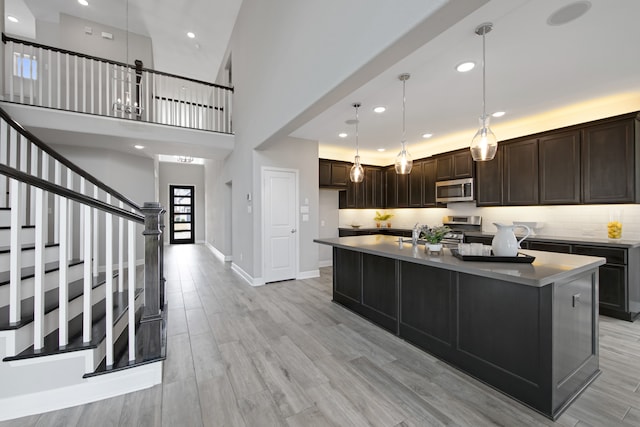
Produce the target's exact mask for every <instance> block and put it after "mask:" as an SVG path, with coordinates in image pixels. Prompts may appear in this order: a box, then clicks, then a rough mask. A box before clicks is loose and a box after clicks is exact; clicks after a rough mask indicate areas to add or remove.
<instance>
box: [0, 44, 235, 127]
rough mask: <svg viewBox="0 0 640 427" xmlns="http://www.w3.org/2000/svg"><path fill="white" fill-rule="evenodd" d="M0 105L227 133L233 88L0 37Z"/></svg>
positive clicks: (136, 65)
mask: <svg viewBox="0 0 640 427" xmlns="http://www.w3.org/2000/svg"><path fill="white" fill-rule="evenodd" d="M2 40H3V42H4V44H5V81H4V95H5V97H4V99H5V101H9V102H15V103H20V104H27V105H35V106H39V107H46V108H55V109H60V110H66V111H74V112H79V113H87V114H97V115H100V116H108V117H117V118H123V119H131V120H139V121H144V122H149V123H158V124H164V125H170V126H180V127H187V128H192V129H202V130H208V131H214V132H222V133H233V129H232V126H231V123H232V122H231V111H232V95H233V88H230V87H226V86H221V85H217V84H213V83H207V82H203V81H199V80H194V79H189V78H185V77H180V76H176V75H172V74H168V73H163V72H159V71H155V70H151V69H149V68H145V67H144V66H143V64H142V63H141V62H139V61H136V64H135V65H129V64H124V63H121V62H115V61H111V60H108V59H104V58H97V57H94V56H90V55H84V54H82V53H77V52H71V51H67V50H64V49H58V48H55V47H51V46H45V45H42V44H37V43H32V42H28V41H24V40H18V39H15V38H11V37H8V36H6V35H5V34H3V35H2Z"/></svg>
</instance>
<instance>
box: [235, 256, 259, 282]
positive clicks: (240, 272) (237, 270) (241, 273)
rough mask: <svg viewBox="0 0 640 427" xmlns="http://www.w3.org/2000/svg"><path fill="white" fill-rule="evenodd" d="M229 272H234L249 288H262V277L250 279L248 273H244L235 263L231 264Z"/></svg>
mask: <svg viewBox="0 0 640 427" xmlns="http://www.w3.org/2000/svg"><path fill="white" fill-rule="evenodd" d="M231 270H233V271H235V272H236V273H237V274H238V275H239V276H240V277H242V278H243V279H244V280H245V281H246V282H247V283H248V284H250V285H251V286H262V285H264V279H262V277H251V275H250V274H249V273H247V272H246V271H244V270H243V269H242V268H241V267H240V266H239V265H238V264H236V263H235V262H232V263H231Z"/></svg>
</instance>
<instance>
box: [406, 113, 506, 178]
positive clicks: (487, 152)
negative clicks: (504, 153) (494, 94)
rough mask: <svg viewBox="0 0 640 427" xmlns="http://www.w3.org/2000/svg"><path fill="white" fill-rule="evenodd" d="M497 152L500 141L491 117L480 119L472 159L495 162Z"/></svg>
mask: <svg viewBox="0 0 640 427" xmlns="http://www.w3.org/2000/svg"><path fill="white" fill-rule="evenodd" d="M497 150H498V140H497V139H496V136H495V135H494V134H493V132H492V131H491V128H490V127H489V117H480V129H478V132H476V134H475V135H474V136H473V139H472V140H471V157H473V160H474V161H476V162H484V161H487V160H493V158H494V157H495V155H496V151H497ZM396 168H397V166H396Z"/></svg>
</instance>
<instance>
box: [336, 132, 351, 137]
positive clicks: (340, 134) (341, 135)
mask: <svg viewBox="0 0 640 427" xmlns="http://www.w3.org/2000/svg"><path fill="white" fill-rule="evenodd" d="M338 136H339V137H340V138H346V137H347V136H349V135H348V134H346V133H344V132H341V133H339V134H338Z"/></svg>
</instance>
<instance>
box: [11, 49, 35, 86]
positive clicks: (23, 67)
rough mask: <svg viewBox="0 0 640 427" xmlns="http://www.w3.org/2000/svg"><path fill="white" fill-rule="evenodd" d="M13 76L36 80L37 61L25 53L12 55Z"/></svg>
mask: <svg viewBox="0 0 640 427" xmlns="http://www.w3.org/2000/svg"><path fill="white" fill-rule="evenodd" d="M13 75H14V76H17V77H22V78H25V79H29V80H38V60H37V59H36V57H35V56H31V55H29V54H27V53H20V52H14V53H13Z"/></svg>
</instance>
